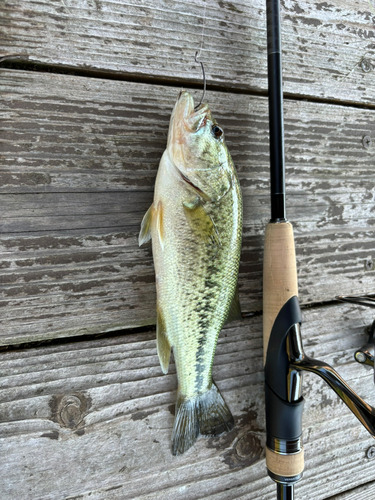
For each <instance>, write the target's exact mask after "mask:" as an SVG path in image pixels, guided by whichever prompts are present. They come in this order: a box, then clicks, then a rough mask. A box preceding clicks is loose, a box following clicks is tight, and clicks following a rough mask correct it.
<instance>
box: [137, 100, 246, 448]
mask: <svg viewBox="0 0 375 500" xmlns="http://www.w3.org/2000/svg"><path fill="white" fill-rule="evenodd" d="M241 235H242V198H241V191H240V186H239V182H238V179H237V175H236V171H235V169H234V166H233V162H232V159H231V157H230V154H229V152H228V149H227V147H226V145H225V142H224V134H223V131H222V129H221V128H220V127H219V126H218V125H217V123H216V121H215V120H214V119H213V118H212V116H211V112H210V110H209V108H208V106H207V105H201V106H199V108H198V109H197V110H196V111H195V110H194V102H193V98H192V97H191V95H190V94H189V93H188V92H186V91H184V92H181V94H180V96H179V98H178V99H177V102H176V105H175V107H174V110H173V112H172V116H171V122H170V128H169V134H168V144H167V149H166V151H165V152H164V154H163V156H162V159H161V161H160V165H159V170H158V174H157V178H156V183H155V193H154V202H153V204H152V205H151V207H150V209H149V210H148V211H147V213H146V215H145V217H144V218H143V221H142V226H141V233H140V236H139V243H140V245H141V244H143V243H145V242H146V241H148V240H149V239H150V238H151V237H152V250H153V258H154V265H155V273H156V289H157V349H158V355H159V359H160V364H161V367H162V370H163V372H164V373H167V371H168V364H169V357H170V352H171V348H172V349H173V355H174V359H175V363H176V369H177V376H178V397H177V403H176V417H175V424H174V429H173V433H172V453H173V454H174V455H178V454H181V453H183V452H184V451H186V450H187V449H188V448H189V447H190V446H192V445H193V444H194V442H195V441H196V439H197V437H198V435H199V434H203V435H217V434H219V433H221V432H223V431H225V430H230V429H231V428H232V427H233V417H232V415H231V413H230V410H229V409H228V407H227V405H226V403H225V401H224V400H223V398H222V396H221V395H220V393H219V391H218V389H217V387H216V385H215V384H214V383H213V380H212V375H211V372H212V364H213V358H214V354H215V348H216V343H217V338H218V336H219V333H220V331H221V329H222V327H223V325H224V323H225V322H226V321H227V320H228V319H234V318H238V317H240V309H239V302H238V292H237V277H238V268H239V260H240V251H241Z"/></svg>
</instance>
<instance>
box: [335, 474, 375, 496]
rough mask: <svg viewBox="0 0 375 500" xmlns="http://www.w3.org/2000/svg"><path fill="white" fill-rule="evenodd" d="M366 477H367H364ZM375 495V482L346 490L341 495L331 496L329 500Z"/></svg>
mask: <svg viewBox="0 0 375 500" xmlns="http://www.w3.org/2000/svg"><path fill="white" fill-rule="evenodd" d="M364 479H365V478H364ZM374 497H375V484H374V483H373V482H371V483H369V484H365V485H363V486H359V487H358V488H353V489H352V490H350V491H345V492H344V493H341V494H339V495H335V496H333V497H331V498H330V499H329V500H363V499H365V498H366V499H367V498H368V499H370V498H374Z"/></svg>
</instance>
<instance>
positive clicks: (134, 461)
mask: <svg viewBox="0 0 375 500" xmlns="http://www.w3.org/2000/svg"><path fill="white" fill-rule="evenodd" d="M372 319H373V315H372V314H371V311H370V310H369V309H365V308H358V307H354V306H352V305H347V304H344V305H335V306H328V307H319V308H313V309H309V310H306V311H305V312H304V324H303V337H304V340H305V349H306V352H307V354H309V355H311V356H316V357H318V358H324V359H325V360H326V361H327V362H328V363H331V364H333V365H334V366H335V367H336V369H337V370H338V371H339V373H340V374H341V375H342V376H343V377H344V378H345V379H346V380H347V381H348V382H349V384H351V385H352V387H353V389H354V390H356V391H357V392H358V394H359V395H360V396H362V397H365V398H366V399H367V400H368V401H369V402H374V400H375V394H374V391H375V389H374V385H373V372H372V371H371V370H370V369H366V368H364V367H362V366H360V365H358V364H357V363H355V361H354V360H353V352H354V350H355V349H356V348H357V347H358V346H360V345H361V343H362V342H363V341H364V339H365V338H366V337H365V335H364V327H365V326H366V325H368V324H369V323H371V321H372ZM214 379H215V381H216V383H217V384H218V386H219V388H220V390H221V391H222V393H223V395H224V397H225V399H226V400H227V402H228V404H229V406H230V408H231V410H232V412H233V414H234V417H235V422H236V425H235V428H234V430H233V431H231V432H230V433H229V434H224V435H222V436H220V437H217V438H209V439H206V438H200V439H199V440H198V441H197V443H196V445H195V446H194V447H193V448H192V449H191V450H190V451H188V452H187V453H186V454H184V455H183V456H181V457H177V458H176V457H173V456H172V455H171V452H170V436H171V430H172V424H173V413H174V403H175V397H176V376H175V369H174V363H173V362H172V364H171V370H170V373H169V374H168V375H163V374H162V372H161V369H160V366H159V363H158V359H157V355H156V343H155V332H154V331H149V332H144V333H138V334H128V335H124V336H117V337H111V338H103V339H98V340H95V341H90V342H87V341H85V342H76V343H65V344H63V345H58V346H50V347H43V348H37V349H26V350H19V351H10V352H2V353H1V369H0V386H1V392H0V449H1V455H2V466H1V469H2V474H1V476H0V489H1V492H2V493H1V498H2V500H14V499H15V498H17V500H31V499H32V500H47V499H51V500H52V499H53V500H57V499H70V500H72V499H73V498H74V499H78V498H79V499H80V500H81V499H82V500H83V499H85V500H86V499H90V500H92V499H95V500H99V499H100V500H102V499H108V500H109V499H110V500H117V499H118V500H120V499H121V500H126V499H142V500H145V499H160V500H162V499H163V500H165V499H184V500H193V499H194V500H195V499H210V500H231V499H241V500H245V499H247V500H248V499H264V500H273V499H274V498H275V485H274V483H273V482H272V481H271V480H270V479H269V478H268V476H267V474H266V469H265V460H264V451H263V448H264V442H265V430H264V393H263V369H262V333H261V316H257V317H254V318H248V319H246V320H244V321H243V322H237V323H235V324H233V325H232V326H231V327H226V328H225V329H224V330H223V331H222V333H221V336H220V339H219V343H218V348H217V353H216V357H215V363H214ZM303 387H304V397H305V411H304V424H303V429H304V431H303V439H304V445H305V458H306V470H305V474H304V479H303V481H301V482H300V483H299V484H298V485H297V486H296V498H298V499H299V500H311V499H312V498H314V500H323V499H326V498H328V497H330V496H331V495H334V494H339V493H341V492H343V491H345V490H348V489H350V488H353V487H355V486H357V485H358V486H359V485H362V484H363V482H364V480H365V479H369V478H371V477H373V467H374V462H373V461H371V460H369V459H368V458H367V457H366V450H367V449H368V448H369V447H370V446H371V445H373V444H374V440H373V439H372V438H371V437H369V435H368V434H367V433H366V431H365V430H364V429H363V427H362V426H361V425H360V424H359V423H358V421H357V420H356V418H355V417H354V416H353V415H352V414H351V413H350V412H349V410H348V409H347V408H346V406H344V405H343V403H341V402H340V401H339V400H338V399H337V398H336V396H335V395H334V394H333V393H332V391H331V390H330V389H328V388H327V386H326V385H325V384H324V382H323V381H321V380H320V379H318V378H317V377H316V376H314V375H311V374H308V375H306V377H305V380H304V385H303ZM20 485H22V488H20ZM370 491H371V490H370ZM312 492H313V495H312ZM338 498H340V499H341V497H340V496H339V497H338ZM342 498H345V499H347V498H348V499H349V498H350V499H351V498H370V497H360V496H358V497H356V496H353V497H350V496H347V497H346V496H344V497H342Z"/></svg>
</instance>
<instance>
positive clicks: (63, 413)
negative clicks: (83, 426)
mask: <svg viewBox="0 0 375 500" xmlns="http://www.w3.org/2000/svg"><path fill="white" fill-rule="evenodd" d="M81 406H82V403H81V400H80V399H79V398H78V397H77V396H64V397H63V398H62V400H61V403H60V411H59V414H58V415H59V417H60V422H61V424H62V425H63V426H64V427H69V428H70V429H74V428H75V427H78V425H79V424H80V423H81V422H82V420H83V417H84V414H83V412H82V408H81Z"/></svg>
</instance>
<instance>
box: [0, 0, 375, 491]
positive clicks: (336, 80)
mask: <svg viewBox="0 0 375 500" xmlns="http://www.w3.org/2000/svg"><path fill="white" fill-rule="evenodd" d="M371 2H372V3H371ZM1 11H2V12H1V14H2V16H1V17H2V19H1V28H0V56H3V58H2V59H1V61H0V66H1V68H0V77H1V80H0V90H1V104H0V107H1V114H2V122H1V132H0V206H1V221H0V252H1V261H0V305H1V330H0V346H2V347H1V352H0V387H1V392H0V459H1V460H0V472H1V473H0V491H1V495H0V497H1V500H16V499H17V500H47V499H48V500H63V499H66V500H67V499H69V500H73V499H80V500H81V499H82V500H89V499H90V500H104V499H105V500H128V499H142V500H146V499H150V500H151V499H152V500H153V499H159V500H166V499H184V500H197V499H209V500H232V499H233V500H234V499H236V500H239V499H241V500H263V499H264V500H273V499H274V498H275V485H274V483H273V482H272V481H271V480H270V479H269V478H268V477H267V473H266V468H265V460H264V451H263V449H264V444H265V422H264V396H263V373H262V327H261V323H262V317H261V299H262V285H261V272H262V254H263V233H264V227H265V224H266V222H267V219H268V218H269V163H268V114H267V113H268V111H267V98H266V93H267V72H266V32H265V25H266V22H265V2H264V1H263V0H262V1H261V2H259V1H258V0H254V1H252V2H245V1H243V0H242V1H236V2H228V1H226V0H220V1H217V2H216V1H215V0H207V1H203V0H195V1H187V0H181V1H174V0H157V1H152V0H143V1H130V2H125V1H118V2H113V1H110V0H52V1H51V0H24V1H23V2H15V1H11V0H10V1H8V2H6V3H4V4H3V5H2V8H1ZM282 13H283V49H284V53H283V60H284V92H285V98H286V99H285V129H286V131H285V133H286V162H287V192H288V202H287V204H288V218H289V219H290V220H291V222H292V223H293V225H294V229H295V236H296V248H297V265H298V273H299V287H300V299H301V303H302V305H303V307H304V308H303V314H304V324H303V338H304V343H305V349H306V352H307V353H308V354H310V355H313V356H314V357H317V358H322V359H324V360H326V361H327V362H328V363H330V364H332V365H333V366H335V367H336V368H337V370H338V371H339V373H340V374H341V375H342V376H343V377H344V378H345V379H346V380H347V381H348V382H349V383H350V384H351V385H352V387H353V388H354V389H355V390H356V391H357V392H358V393H359V395H360V396H362V397H364V398H366V400H367V401H369V402H370V403H371V402H372V404H374V403H375V387H374V383H373V371H372V370H371V369H368V368H364V367H361V366H360V365H358V364H357V363H355V362H354V360H353V353H354V350H355V349H356V348H357V347H359V346H360V345H362V344H363V343H364V342H365V340H366V336H365V334H364V328H365V327H366V326H367V325H369V324H370V323H371V322H372V320H373V319H374V315H373V311H371V310H369V309H365V308H363V307H358V306H351V305H345V304H340V303H338V302H337V301H336V299H335V297H336V296H337V295H338V294H357V293H371V292H374V291H375V290H374V278H375V263H374V259H375V208H374V201H375V173H374V169H375V78H374V74H375V72H374V70H375V6H374V0H362V1H354V0H340V1H339V2H338V3H336V4H331V3H327V2H322V1H319V0H315V1H311V2H305V1H304V0H298V1H292V0H284V1H283V2H282ZM202 34H203V36H202ZM200 48H201V60H202V61H203V62H204V65H205V70H206V75H207V83H208V88H209V91H208V93H207V96H206V100H207V101H208V102H209V103H210V106H211V109H212V111H213V114H214V115H215V117H217V118H218V120H219V122H220V124H221V125H222V126H223V128H224V129H225V132H226V137H227V142H228V145H229V149H230V151H231V154H232V157H233V159H234V162H235V164H236V166H237V169H238V172H239V177H240V181H241V187H242V191H243V197H244V212H245V213H244V216H245V220H244V242H243V252H242V260H241V268H240V278H239V288H240V299H241V304H242V309H243V312H244V313H246V314H245V316H246V319H245V320H244V321H242V322H238V323H233V324H231V325H228V326H227V327H226V328H225V329H224V330H223V332H222V333H221V336H220V339H219V344H218V348H217V353H216V357H215V366H214V378H215V380H216V382H217V384H218V386H219V388H220V390H221V391H222V392H223V394H224V396H225V399H226V401H227V402H228V404H229V406H230V408H231V409H232V412H233V414H234V416H235V421H236V425H235V428H234V430H233V431H232V432H231V433H229V434H226V435H223V436H221V437H218V438H211V439H203V438H201V439H199V441H198V442H197V444H196V446H194V448H192V449H191V450H189V451H188V452H187V453H186V454H184V455H183V456H182V457H178V458H176V457H172V455H171V453H170V434H171V429H172V424H173V412H174V401H175V395H176V376H175V370H174V365H173V363H172V369H171V370H170V373H169V374H168V375H167V376H164V375H163V374H162V372H161V369H160V367H159V363H158V359H157V354H156V344H155V329H154V321H155V284H154V272H153V266H152V255H151V249H150V247H147V246H146V247H145V248H143V247H142V248H138V245H137V235H138V231H139V225H140V221H141V219H142V216H143V214H144V212H145V211H146V209H147V208H148V206H149V205H150V203H151V200H152V193H153V184H154V180H155V175H156V170H157V167H158V163H159V159H160V156H161V154H162V152H163V150H164V147H165V143H166V134H167V129H168V122H169V116H170V112H171V110H172V107H173V105H174V102H175V99H176V96H177V95H178V92H179V90H180V89H181V87H184V88H190V89H192V92H193V93H194V95H196V96H197V97H198V98H200V96H201V90H200V88H201V84H202V81H201V72H200V67H199V66H198V65H197V64H196V63H195V62H194V54H195V52H196V50H198V49H200ZM304 396H305V400H306V403H305V412H304V434H303V439H304V443H305V460H306V466H305V473H304V478H303V480H302V481H301V482H300V483H299V484H298V485H297V486H296V498H297V499H298V500H323V499H324V500H328V499H329V500H359V499H361V500H363V499H372V498H374V497H375V472H374V463H375V462H374V461H373V460H371V458H369V457H368V456H367V450H368V449H369V448H370V447H371V446H374V445H375V442H374V440H373V439H372V438H371V437H370V436H369V435H368V434H367V433H366V431H365V430H364V429H363V428H362V426H361V425H360V424H359V423H358V422H357V420H356V419H355V418H354V417H353V416H352V414H351V413H350V412H349V410H347V408H346V407H345V406H344V405H343V404H342V403H341V402H340V401H339V400H338V399H337V398H336V396H335V395H334V394H333V393H332V391H331V390H330V389H328V388H327V387H326V386H325V385H324V383H323V382H322V381H321V380H320V379H317V378H316V377H314V376H313V375H311V376H309V375H306V376H305V379H304ZM370 456H371V455H370Z"/></svg>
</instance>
